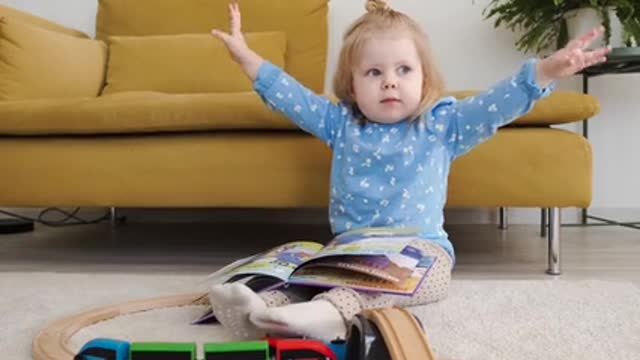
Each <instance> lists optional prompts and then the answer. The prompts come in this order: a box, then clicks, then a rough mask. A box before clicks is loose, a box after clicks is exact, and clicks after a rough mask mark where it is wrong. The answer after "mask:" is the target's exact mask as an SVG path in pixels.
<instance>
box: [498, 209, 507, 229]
mask: <svg viewBox="0 0 640 360" xmlns="http://www.w3.org/2000/svg"><path fill="white" fill-rule="evenodd" d="M499 218H500V224H499V225H498V229H500V230H507V227H509V209H507V208H506V207H500V209H499Z"/></svg>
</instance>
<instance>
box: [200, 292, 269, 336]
mask: <svg viewBox="0 0 640 360" xmlns="http://www.w3.org/2000/svg"><path fill="white" fill-rule="evenodd" d="M209 301H210V302H211V307H212V308H213V313H214V314H215V315H216V318H217V319H218V321H220V324H222V326H224V327H225V328H226V329H228V330H229V331H231V333H232V334H233V335H234V337H237V338H238V339H242V340H248V339H252V340H257V339H259V338H261V337H264V335H265V332H264V331H262V330H261V329H259V328H257V327H256V326H254V325H253V324H252V323H251V321H249V314H250V313H251V312H252V311H262V310H264V309H266V308H267V305H266V304H265V303H264V301H263V300H262V298H260V297H259V296H258V295H257V294H256V293H255V292H253V291H252V290H251V289H249V288H248V287H247V286H246V285H244V284H237V283H231V284H223V285H214V286H212V287H211V291H210V292H209Z"/></svg>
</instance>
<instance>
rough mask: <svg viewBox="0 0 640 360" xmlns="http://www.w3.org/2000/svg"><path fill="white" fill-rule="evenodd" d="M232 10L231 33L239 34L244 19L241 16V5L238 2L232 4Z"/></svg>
mask: <svg viewBox="0 0 640 360" xmlns="http://www.w3.org/2000/svg"><path fill="white" fill-rule="evenodd" d="M230 9H231V10H230V11H231V35H238V34H240V33H241V31H242V29H241V28H242V21H241V17H240V6H239V5H238V3H237V2H235V1H234V2H233V3H231V4H230Z"/></svg>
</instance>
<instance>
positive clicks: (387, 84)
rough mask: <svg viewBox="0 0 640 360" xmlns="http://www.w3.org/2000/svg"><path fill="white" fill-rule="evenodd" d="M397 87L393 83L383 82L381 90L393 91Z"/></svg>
mask: <svg viewBox="0 0 640 360" xmlns="http://www.w3.org/2000/svg"><path fill="white" fill-rule="evenodd" d="M397 87H398V84H396V83H395V82H390V81H387V82H385V83H384V85H383V88H384V89H385V90H389V89H395V88H397Z"/></svg>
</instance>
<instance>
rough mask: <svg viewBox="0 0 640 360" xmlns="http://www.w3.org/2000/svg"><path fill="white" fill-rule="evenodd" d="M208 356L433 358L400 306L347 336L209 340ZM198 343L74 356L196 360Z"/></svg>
mask: <svg viewBox="0 0 640 360" xmlns="http://www.w3.org/2000/svg"><path fill="white" fill-rule="evenodd" d="M203 353H204V359H203V360H416V359H420V360H434V359H435V356H434V354H433V351H432V350H431V347H430V346H429V343H428V341H427V338H426V336H425V334H424V332H423V330H422V326H421V324H420V323H419V321H418V320H417V318H415V317H414V316H413V315H412V314H410V313H409V312H408V311H406V310H404V309H401V308H384V309H377V310H365V311H363V312H362V313H360V314H358V315H356V317H355V318H354V319H353V321H352V325H351V327H350V329H349V332H348V335H347V339H346V340H335V341H332V342H329V343H324V342H321V341H317V340H309V339H297V338H296V339H288V338H285V339H278V338H265V339H263V340H259V341H243V342H225V343H207V344H204V346H203ZM196 359H197V345H196V344H195V343H135V342H134V343H128V342H125V341H120V340H111V339H95V340H93V341H90V342H89V343H87V344H86V345H85V346H83V347H82V349H81V350H80V352H79V353H78V354H77V355H76V356H75V357H74V360H196Z"/></svg>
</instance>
